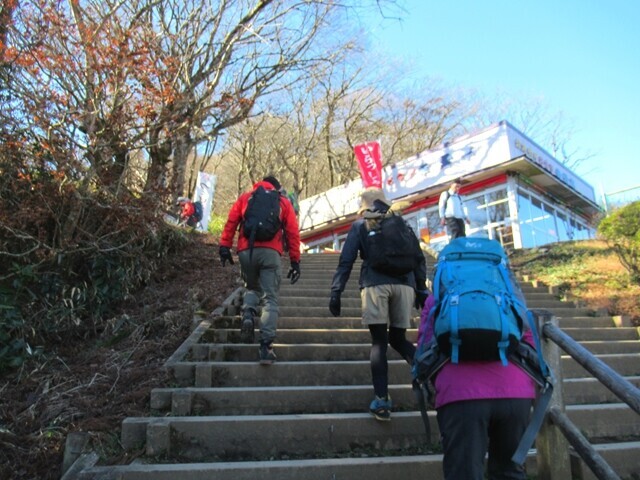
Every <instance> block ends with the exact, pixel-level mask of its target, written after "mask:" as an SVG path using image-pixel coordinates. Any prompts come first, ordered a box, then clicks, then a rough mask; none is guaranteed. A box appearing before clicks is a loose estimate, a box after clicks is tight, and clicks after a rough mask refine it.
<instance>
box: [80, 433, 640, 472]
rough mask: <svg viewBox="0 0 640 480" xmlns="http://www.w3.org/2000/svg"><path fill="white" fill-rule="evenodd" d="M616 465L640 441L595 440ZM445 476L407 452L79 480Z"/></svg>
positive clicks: (624, 467) (629, 468)
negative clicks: (401, 454)
mask: <svg viewBox="0 0 640 480" xmlns="http://www.w3.org/2000/svg"><path fill="white" fill-rule="evenodd" d="M594 448H595V450H596V452H598V454H600V455H601V456H602V457H603V458H604V459H605V460H606V461H607V462H608V463H609V464H610V465H615V467H616V471H617V473H618V474H619V475H620V476H621V477H623V478H631V476H632V475H637V472H638V471H640V462H639V460H638V459H639V457H638V454H637V452H639V451H640V442H628V443H608V444H603V445H594ZM574 463H575V466H574V468H575V469H576V470H574V472H580V473H579V474H578V475H579V476H577V477H575V478H582V479H583V480H596V477H595V476H594V475H593V474H592V473H591V471H590V470H589V469H588V468H587V467H586V466H585V465H584V464H583V463H582V462H580V461H579V460H576V461H575V462H574ZM527 472H528V473H529V474H530V475H533V474H535V451H534V450H532V451H530V454H529V456H528V458H527ZM213 478H215V479H216V480H256V479H258V478H274V479H278V480H301V479H304V480H327V479H363V478H369V479H375V480H398V479H399V478H402V479H406V480H424V479H429V480H443V477H442V455H403V456H395V457H383V456H376V457H375V458H371V457H359V458H322V459H302V460H288V461H284V460H273V461H264V462H217V463H177V464H166V463H162V464H143V463H141V462H140V463H134V464H131V465H119V466H106V467H93V468H90V469H87V470H84V471H83V472H81V473H80V474H79V476H78V480H116V479H117V480H176V479H188V480H211V479H213Z"/></svg>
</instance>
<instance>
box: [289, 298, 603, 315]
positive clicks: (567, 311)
mask: <svg viewBox="0 0 640 480" xmlns="http://www.w3.org/2000/svg"><path fill="white" fill-rule="evenodd" d="M279 308H280V316H281V317H322V316H326V315H330V313H329V301H328V297H327V301H326V302H325V304H324V305H320V306H316V307H314V306H305V307H304V308H300V307H299V306H297V307H296V306H288V305H281V306H280V307H279ZM529 308H533V307H529ZM340 313H341V315H344V316H345V317H359V316H360V315H361V314H362V311H361V308H360V305H358V306H353V307H349V306H343V307H342V309H341V312H340ZM553 313H554V314H555V315H556V316H558V317H561V318H565V317H588V316H590V313H592V310H590V309H588V308H572V307H554V308H553Z"/></svg>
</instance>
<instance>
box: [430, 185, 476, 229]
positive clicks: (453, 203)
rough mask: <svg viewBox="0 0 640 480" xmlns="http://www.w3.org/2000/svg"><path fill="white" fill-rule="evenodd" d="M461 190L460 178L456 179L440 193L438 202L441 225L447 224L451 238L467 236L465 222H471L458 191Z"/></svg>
mask: <svg viewBox="0 0 640 480" xmlns="http://www.w3.org/2000/svg"><path fill="white" fill-rule="evenodd" d="M459 191H460V179H456V180H454V181H453V183H452V184H451V185H450V186H449V189H448V190H445V191H444V192H442V193H441V194H440V201H439V202H438V213H439V214H440V225H446V227H447V233H448V234H449V236H450V237H451V239H454V238H458V237H466V235H467V234H466V231H465V222H466V223H467V224H469V223H470V222H469V216H468V215H467V209H466V207H465V206H464V202H463V201H462V198H460V195H459V194H458V192H459Z"/></svg>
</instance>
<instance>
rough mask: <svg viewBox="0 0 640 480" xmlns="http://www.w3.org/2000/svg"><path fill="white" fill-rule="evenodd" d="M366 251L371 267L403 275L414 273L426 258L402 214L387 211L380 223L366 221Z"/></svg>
mask: <svg viewBox="0 0 640 480" xmlns="http://www.w3.org/2000/svg"><path fill="white" fill-rule="evenodd" d="M370 225H372V226H371V227H370V228H367V231H366V240H365V252H366V255H367V261H368V263H369V265H370V266H371V267H372V268H373V269H374V270H377V271H379V272H382V273H385V274H387V275H392V276H402V275H406V274H407V273H409V272H412V271H413V270H415V269H416V267H417V266H418V265H419V263H420V260H421V258H420V257H423V254H422V250H421V249H420V243H419V242H418V238H417V237H416V234H415V233H414V232H413V230H412V229H411V227H410V226H409V225H407V223H406V222H405V221H404V219H403V218H402V217H401V216H400V215H396V214H395V213H393V212H388V213H386V214H385V216H384V217H382V219H380V220H379V221H377V222H376V221H373V222H371V223H369V221H368V222H367V226H368V227H369V226H370Z"/></svg>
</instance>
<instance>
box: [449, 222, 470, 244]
mask: <svg viewBox="0 0 640 480" xmlns="http://www.w3.org/2000/svg"><path fill="white" fill-rule="evenodd" d="M445 223H446V225H447V233H448V234H449V236H450V237H451V239H452V240H453V239H454V238H459V237H466V236H467V233H466V231H465V225H464V219H462V218H455V217H447V218H445Z"/></svg>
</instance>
